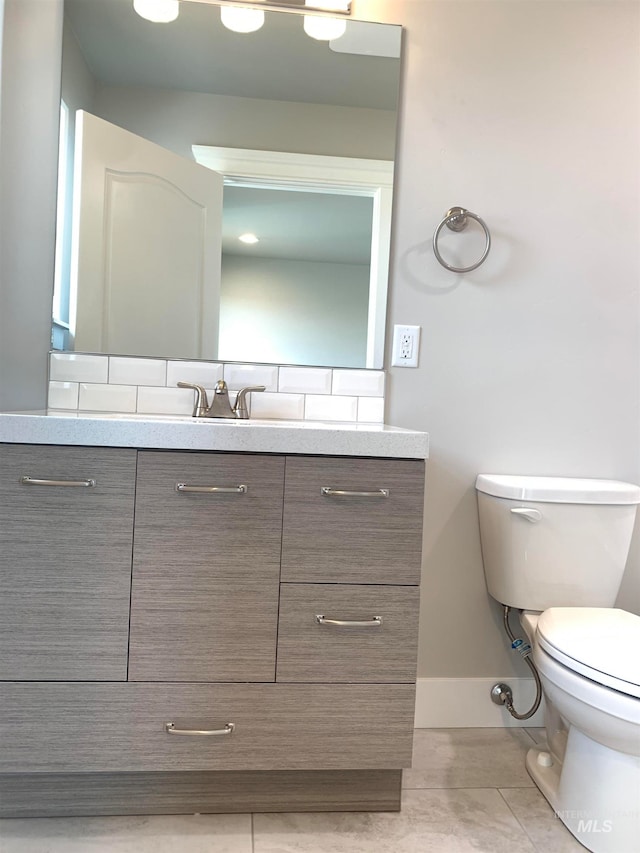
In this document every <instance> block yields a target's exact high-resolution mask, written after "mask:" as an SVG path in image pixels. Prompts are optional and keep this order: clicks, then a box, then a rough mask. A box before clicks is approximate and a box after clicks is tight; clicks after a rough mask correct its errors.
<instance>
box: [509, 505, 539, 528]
mask: <svg viewBox="0 0 640 853" xmlns="http://www.w3.org/2000/svg"><path fill="white" fill-rule="evenodd" d="M511 512H512V513H513V514H514V515H520V516H522V518H526V519H527V521H530V522H531V523H532V524H535V523H536V522H537V521H542V513H541V512H540V510H539V509H530V508H529V507H526V506H518V507H514V508H513V509H512V510H511Z"/></svg>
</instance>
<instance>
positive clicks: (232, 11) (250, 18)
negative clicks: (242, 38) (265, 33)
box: [220, 6, 264, 33]
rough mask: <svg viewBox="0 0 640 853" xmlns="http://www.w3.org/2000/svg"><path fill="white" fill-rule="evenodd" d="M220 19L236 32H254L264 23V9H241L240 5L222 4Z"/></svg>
mask: <svg viewBox="0 0 640 853" xmlns="http://www.w3.org/2000/svg"><path fill="white" fill-rule="evenodd" d="M220 20H221V21H222V23H223V24H224V25H225V27H226V28H227V29H228V30H233V31H234V32H235V33H254V32H255V31H256V30H259V29H260V27H261V26H262V25H263V24H264V12H263V11H262V9H241V8H240V7H239V6H221V7H220Z"/></svg>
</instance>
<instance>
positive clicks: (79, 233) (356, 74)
mask: <svg viewBox="0 0 640 853" xmlns="http://www.w3.org/2000/svg"><path fill="white" fill-rule="evenodd" d="M344 23H345V24H346V29H345V32H344V34H343V35H342V36H340V38H336V39H333V40H331V41H328V42H327V41H318V40H316V39H313V38H310V37H309V36H308V35H307V34H306V32H305V31H304V29H303V18H302V16H300V15H296V14H290V13H286V12H275V11H266V12H265V22H264V25H263V26H262V27H261V28H260V30H258V31H257V32H252V33H238V32H233V31H231V30H229V29H227V28H226V27H225V26H223V24H222V22H221V16H220V7H219V6H217V5H216V4H215V3H211V2H208V0H200V2H197V0H191V2H185V0H183V2H181V3H180V14H179V16H178V18H177V20H175V21H173V22H171V23H167V24H154V23H151V22H149V21H146V20H143V19H142V18H140V17H139V16H138V15H137V14H136V13H135V11H134V10H133V5H132V2H131V0H101V2H100V3H97V2H86V0H65V24H64V36H63V73H62V102H63V106H62V113H61V115H62V120H61V144H60V152H61V157H60V167H61V168H60V181H59V186H60V192H59V197H60V198H59V210H58V241H57V247H56V287H55V294H54V311H53V314H54V325H53V335H52V341H53V346H54V348H56V349H63V350H64V349H78V350H82V351H91V352H110V353H117V354H120V355H147V356H156V357H172V358H208V359H211V358H214V359H215V358H219V359H220V360H247V361H268V362H271V361H272V362H279V363H284V364H324V365H327V366H345V367H376V368H380V367H382V361H383V336H384V318H385V313H386V283H387V277H388V251H389V232H390V208H391V185H392V180H393V161H394V156H395V139H396V122H397V104H398V88H399V78H400V35H401V28H400V27H396V26H390V25H383V24H370V23H366V22H361V21H352V20H349V19H347V20H346V21H345V22H344ZM77 110H84V111H86V112H87V113H89V114H90V115H91V116H95V117H97V118H98V119H100V120H102V121H105V122H108V123H109V125H111V126H114V127H115V128H120V129H123V130H124V131H126V132H128V133H131V134H134V135H135V136H137V137H139V138H140V139H141V140H145V141H147V142H150V143H152V144H154V145H155V146H161V147H162V148H163V149H166V150H167V151H168V152H172V153H173V155H179V157H181V158H183V159H184V160H188V161H189V162H190V163H191V164H194V165H195V164H196V161H198V163H199V164H202V163H203V160H202V159H201V158H198V157H197V156H196V155H194V150H196V149H203V148H208V149H210V150H212V151H213V150H225V151H230V152H235V153H236V154H237V155H238V156H239V157H240V159H241V160H243V159H246V157H244V155H245V154H246V153H249V154H253V155H255V154H256V152H258V153H260V152H264V153H265V154H267V155H268V157H270V158H272V159H274V158H275V160H276V161H278V162H279V160H282V161H283V163H282V164H279V165H278V169H279V170H280V171H278V174H277V179H276V180H273V179H271V178H268V177H265V176H264V175H262V174H256V173H255V172H254V171H253V170H249V172H247V171H246V170H245V171H244V173H243V172H242V171H240V170H239V168H238V166H237V165H236V166H234V167H233V168H231V167H229V168H222V169H221V172H220V174H221V179H222V181H223V184H224V188H223V193H222V195H223V205H222V211H221V216H222V221H221V225H220V231H221V233H220V234H219V235H218V238H217V242H218V243H219V246H220V247H221V259H220V257H218V261H217V263H218V265H219V267H221V271H222V278H221V281H220V280H218V281H217V282H214V283H213V284H212V285H211V284H209V283H208V281H205V280H204V279H202V278H200V279H198V282H197V283H196V284H195V285H194V292H195V291H198V292H199V293H200V298H201V299H204V301H205V302H206V305H207V309H206V312H204V313H203V312H202V311H201V310H200V309H199V308H198V307H197V306H198V304H199V303H198V301H197V299H196V300H194V299H192V298H191V296H190V295H189V294H190V291H189V288H188V284H187V282H185V281H184V280H181V279H184V276H183V275H181V274H180V270H181V269H182V267H180V266H179V265H178V268H177V269H174V270H173V272H172V274H171V276H169V275H167V278H168V279H171V281H170V282H169V283H165V285H164V287H163V293H164V292H165V290H166V292H167V297H166V299H167V301H166V305H167V306H169V307H167V308H164V309H163V307H162V305H163V303H162V300H161V298H160V297H157V298H156V295H155V293H153V294H152V296H151V297H149V292H147V293H145V292H143V291H142V290H140V289H139V288H140V281H141V278H142V275H141V273H140V271H141V270H143V269H144V268H145V267H146V266H147V265H146V264H145V263H144V261H145V258H155V259H156V265H155V267H154V264H149V266H150V268H151V269H153V270H154V272H153V275H154V276H157V275H158V271H159V270H163V269H166V268H167V266H168V265H167V264H166V263H163V262H162V261H158V258H159V257H161V256H160V255H158V253H157V252H156V250H155V248H154V246H153V243H148V242H147V243H145V240H149V239H150V237H149V234H148V232H149V230H150V228H149V221H148V218H147V217H146V216H140V215H137V216H135V215H133V213H131V215H130V217H129V220H128V223H127V226H126V231H127V235H128V241H129V243H128V245H129V249H127V251H131V252H132V253H133V255H136V254H137V255H138V257H136V258H134V259H133V262H132V263H131V264H124V263H123V261H122V257H120V259H119V261H118V263H111V262H110V257H111V256H110V254H109V253H110V252H111V250H112V248H113V246H112V244H113V240H114V239H115V237H114V234H117V233H118V232H117V229H111V228H106V229H105V228H103V231H104V234H103V237H104V239H105V240H106V242H105V243H104V244H101V248H100V251H98V252H96V251H95V244H93V243H87V242H86V241H85V242H84V243H83V235H84V231H83V230H82V229H79V228H78V225H77V221H76V222H75V223H73V222H72V220H73V216H72V208H73V203H72V202H73V197H74V192H75V194H76V196H77V195H78V184H79V183H80V182H79V181H77V180H76V184H75V190H74V180H73V169H74V159H75V160H76V164H75V165H76V168H77V167H78V161H79V160H80V158H79V156H78V155H77V152H76V151H75V150H74V140H75V123H76V111H77ZM87 135H88V134H87ZM289 155H291V156H292V160H293V162H294V163H295V162H296V158H298V160H299V159H300V157H302V158H303V159H304V158H309V160H313V159H314V158H317V162H318V163H319V164H320V166H319V171H318V174H319V175H320V177H319V178H317V179H314V178H313V177H312V178H305V179H304V180H301V179H300V177H299V176H297V173H296V168H297V166H294V167H292V169H291V174H289V173H288V172H287V167H286V165H284V164H286V159H287V157H288V156H289ZM83 156H84V154H83ZM327 163H328V164H330V166H331V167H333V166H336V168H337V167H338V165H339V164H342V166H341V167H340V168H339V169H338V171H337V172H335V173H333V172H332V171H331V168H330V167H329V166H327ZM344 164H346V167H349V168H346V167H344V168H343V166H344ZM363 164H364V166H363ZM372 164H375V165H376V166H381V167H385V169H386V178H384V180H386V181H387V185H386V186H385V187H384V189H382V190H381V187H382V185H383V183H384V180H383V181H380V186H379V187H377V188H376V186H375V181H374V182H373V183H371V182H370V181H369V183H366V182H365V183H362V182H361V180H360V179H359V177H358V170H360V174H362V169H363V168H365V169H366V168H368V167H370V166H372ZM351 166H353V167H354V169H353V175H355V177H353V176H351V175H350V174H349V172H350V171H351V169H350V167H351ZM197 168H199V169H208V168H210V166H209V165H204V166H203V165H198V166H197ZM211 168H213V167H211ZM147 171H148V170H147V169H146V167H138V174H141V175H146V174H147ZM383 171H384V169H383ZM112 172H113V174H116V176H117V175H118V174H121V173H120V172H119V170H118V169H115V170H112ZM329 174H331V175H332V177H331V179H328V178H327V175H329ZM376 174H377V173H376ZM127 180H129V178H128V177H127ZM350 186H351V187H352V189H350ZM381 198H384V203H383V204H382V205H381ZM107 203H108V204H110V203H111V201H110V200H109V199H107ZM91 204H94V205H95V199H92V201H91ZM78 206H79V205H78V199H77V198H76V208H78ZM209 220H212V217H209ZM194 221H195V220H194ZM185 222H186V220H185ZM244 223H247V224H246V226H245V224H244ZM251 223H257V224H256V225H252V224H251ZM145 224H146V226H147V227H146V232H147V233H146V234H145V228H144V227H142V228H141V233H140V235H138V234H137V230H136V229H137V226H138V225H141V226H144V225H145ZM276 225H277V226H278V229H279V231H278V233H276ZM123 229H124V226H121V229H120V230H121V231H122V230H123ZM260 229H262V233H261V234H258V233H256V231H257V230H260ZM178 230H180V229H174V230H173V231H172V239H175V240H176V241H177V240H178V239H179V237H178V235H177V233H176V231H178ZM182 230H183V231H184V234H185V239H192V237H193V234H194V231H195V230H196V228H195V226H194V227H193V228H191V227H190V226H187V225H186V224H185V225H184V228H183V229H182ZM72 232H74V235H75V236H74V240H75V242H73V243H72V239H71V234H72ZM246 233H255V236H256V237H257V238H258V242H254V243H246V242H241V241H239V240H238V238H239V237H240V236H243V235H245V234H246ZM65 235H66V236H65ZM296 235H297V241H296V242H293V238H294V236H296ZM110 241H111V242H110ZM161 242H163V243H164V244H166V242H167V241H166V240H164V241H161ZM215 243H216V238H213V237H211V235H209V237H207V249H206V251H207V252H211V250H212V244H215ZM372 246H373V247H374V254H373V256H372V254H371V247H372ZM136 247H138V248H136ZM178 248H179V249H180V251H182V248H183V246H182V244H180V246H179V247H178ZM82 251H84V252H85V253H86V254H90V255H91V256H92V257H95V256H96V255H101V257H102V260H103V262H104V263H103V267H102V268H101V270H98V271H97V273H96V274H97V275H98V276H102V277H103V278H104V280H105V282H106V284H105V285H104V287H103V289H102V290H100V291H99V294H98V296H96V295H95V293H94V294H93V295H92V296H91V298H89V297H85V294H84V290H83V288H86V287H87V281H88V279H89V276H88V275H87V274H85V273H84V272H83V270H84V268H83V267H82V264H80V266H79V265H78V252H82ZM125 257H126V256H125ZM172 257H174V255H172ZM175 257H179V252H176V253H175ZM207 263H209V265H210V266H211V265H212V266H214V267H215V264H216V262H215V260H214V261H213V262H211V261H208V262H207ZM118 264H119V266H120V267H124V266H127V267H128V270H127V272H128V275H127V276H126V277H125V279H123V282H122V283H120V284H116V283H114V281H113V280H109V281H107V279H108V277H109V276H112V277H113V276H114V275H115V273H114V269H116V268H117V267H118ZM174 266H175V264H174ZM196 268H197V269H196ZM194 270H195V271H194V273H193V274H194V275H195V276H196V278H197V277H198V276H199V275H201V272H202V271H201V270H200V269H199V267H198V264H195V265H194ZM374 279H375V284H374V283H373V282H374ZM118 288H119V290H118ZM169 291H171V292H169ZM113 293H115V294H118V293H119V294H120V296H119V297H118V298H119V299H120V301H121V303H122V305H124V314H127V313H128V314H129V315H130V316H129V317H128V321H129V326H130V327H131V328H132V329H133V330H134V332H135V330H136V329H140V328H141V326H142V325H143V323H142V322H137V321H136V319H135V316H134V312H135V311H138V310H140V311H144V312H146V311H148V313H144V314H143V316H144V317H145V320H146V318H154V317H155V319H154V320H153V321H152V320H151V319H149V320H148V321H146V325H147V326H150V325H152V324H153V325H154V327H156V326H157V331H158V334H157V335H156V336H155V338H154V336H153V335H151V336H149V338H148V339H146V340H142V336H141V335H139V334H133V335H132V336H130V335H129V336H128V334H127V333H125V331H124V330H123V329H118V330H115V332H114V334H113V335H111V336H109V335H107V336H105V335H104V334H102V333H100V334H96V335H92V334H84V333H81V329H80V326H78V328H77V331H78V339H77V341H75V332H76V324H77V322H78V318H79V310H80V309H79V306H81V305H82V302H83V299H84V307H82V309H81V313H83V317H89V322H88V324H87V323H86V322H84V321H83V323H84V328H85V329H88V328H93V327H95V328H98V327H100V328H103V327H104V323H105V322H106V321H104V316H106V315H107V314H109V311H111V307H112V306H111V305H110V303H109V299H110V298H111V294H113ZM163 298H164V297H163ZM116 301H117V300H116ZM108 303H109V304H108ZM156 303H157V304H156ZM87 306H88V307H87ZM145 306H146V307H145ZM171 306H173V307H171ZM176 306H180V308H179V310H180V311H183V312H187V310H189V311H191V312H192V314H193V316H188V317H186V316H185V317H184V318H182V319H181V318H180V317H178V313H177V312H178V309H177V308H176ZM194 306H195V307H194ZM152 308H153V309H154V310H150V309H152ZM107 309H108V310H107ZM95 311H97V312H98V313H99V312H102V314H99V316H98V317H97V318H96V315H95ZM194 312H195V313H194ZM121 313H123V312H122V311H121ZM110 316H111V317H112V320H113V317H116V319H117V312H115V313H114V311H111V315H110ZM162 317H163V319H164V323H165V327H164V328H161V319H162ZM218 317H219V318H220V329H219V334H218V329H217V323H218ZM203 318H204V319H203ZM182 320H184V322H183V323H182V326H183V327H184V329H186V330H187V331H186V332H185V331H184V330H183V331H182V332H179V331H178V326H180V323H181V322H182ZM114 325H115V322H114ZM214 325H215V326H216V328H215V329H213V326H214ZM196 326H198V334H195V332H194V333H193V334H191V333H190V332H189V331H188V330H189V329H190V328H193V329H195V327H196ZM203 326H204V328H202V327H203ZM198 335H199V336H200V339H202V340H205V341H208V343H207V344H206V346H204V347H202V346H201V348H200V349H199V350H198V348H197V347H196V346H195V344H194V340H195V338H197V337H198ZM218 344H219V346H218ZM233 347H235V348H233Z"/></svg>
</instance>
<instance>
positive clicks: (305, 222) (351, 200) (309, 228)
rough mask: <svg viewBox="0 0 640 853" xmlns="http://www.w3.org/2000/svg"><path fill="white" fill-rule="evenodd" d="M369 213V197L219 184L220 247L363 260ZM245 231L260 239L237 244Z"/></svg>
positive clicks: (276, 254)
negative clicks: (221, 193)
mask: <svg viewBox="0 0 640 853" xmlns="http://www.w3.org/2000/svg"><path fill="white" fill-rule="evenodd" d="M372 217H373V199H372V198H371V197H367V196H352V195H343V194H329V193H315V192H298V191H293V190H290V189H289V190H275V189H264V188H254V187H235V186H225V188H224V212H223V220H222V221H223V229H222V251H223V253H224V254H230V255H243V256H248V257H263V258H287V259H289V260H305V261H318V262H321V261H324V262H326V261H327V260H331V262H332V263H337V264H368V263H369V259H370V255H371V225H372ZM246 232H250V233H253V234H255V235H256V237H258V238H259V240H260V242H259V243H256V244H254V245H245V244H243V243H241V242H240V241H239V240H238V237H239V236H240V235H241V234H245V233H246ZM328 247H330V249H329V250H328Z"/></svg>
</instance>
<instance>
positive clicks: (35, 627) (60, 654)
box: [0, 444, 136, 681]
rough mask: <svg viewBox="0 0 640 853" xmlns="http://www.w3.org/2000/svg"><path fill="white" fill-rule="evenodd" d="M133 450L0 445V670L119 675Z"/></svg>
mask: <svg viewBox="0 0 640 853" xmlns="http://www.w3.org/2000/svg"><path fill="white" fill-rule="evenodd" d="M135 475H136V452H135V450H114V449H111V448H87V447H47V446H35V447H34V446H23V445H9V444H4V445H0V489H1V490H2V499H1V502H0V560H1V564H2V571H1V572H0V679H1V680H5V681H6V680H11V679H19V680H20V681H32V680H46V681H54V680H64V681H70V680H79V681H100V680H103V681H125V680H126V678H127V646H128V641H129V593H130V582H131V544H132V535H133V502H134V489H135Z"/></svg>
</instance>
